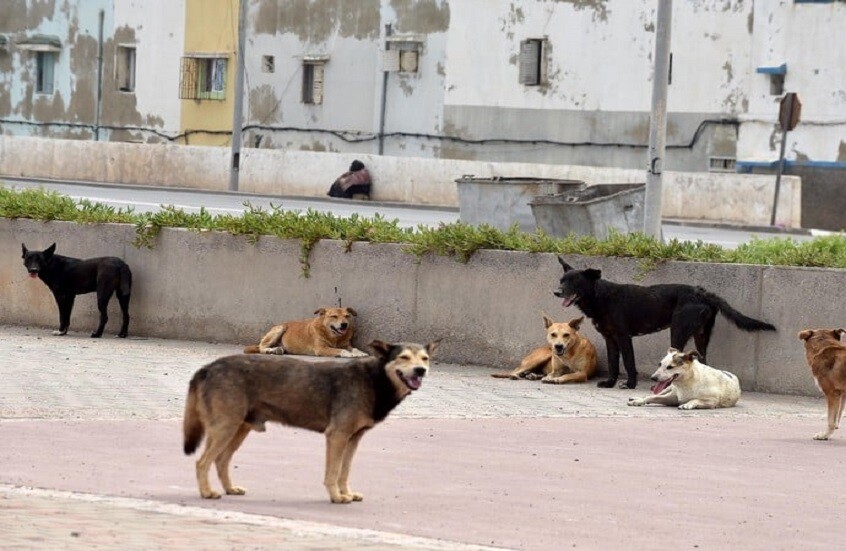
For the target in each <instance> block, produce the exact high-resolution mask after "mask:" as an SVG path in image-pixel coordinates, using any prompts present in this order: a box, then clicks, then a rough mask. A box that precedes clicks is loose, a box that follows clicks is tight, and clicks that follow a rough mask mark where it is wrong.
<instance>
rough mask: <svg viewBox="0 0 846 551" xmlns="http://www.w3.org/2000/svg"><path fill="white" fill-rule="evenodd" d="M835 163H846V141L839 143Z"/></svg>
mask: <svg viewBox="0 0 846 551" xmlns="http://www.w3.org/2000/svg"><path fill="white" fill-rule="evenodd" d="M837 161H838V162H841V163H843V162H846V141H841V142H840V149H839V150H838V151H837Z"/></svg>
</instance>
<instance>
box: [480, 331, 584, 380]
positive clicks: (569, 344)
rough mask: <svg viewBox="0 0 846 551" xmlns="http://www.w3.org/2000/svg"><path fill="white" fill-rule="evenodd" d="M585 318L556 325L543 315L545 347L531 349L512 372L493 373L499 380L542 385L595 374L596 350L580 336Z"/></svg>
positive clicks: (580, 378) (579, 378)
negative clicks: (525, 380) (537, 382)
mask: <svg viewBox="0 0 846 551" xmlns="http://www.w3.org/2000/svg"><path fill="white" fill-rule="evenodd" d="M584 319H585V318H584V316H582V317H580V318H576V319H573V320H570V321H569V322H567V323H556V322H554V321H552V320H551V319H550V318H549V317H548V316H546V315H544V316H543V323H544V326H546V343H547V344H546V346H541V347H540V348H536V349H534V350H532V351H531V352H530V353H529V355H528V356H526V357H525V358H523V361H522V362H520V366H519V367H517V368H516V369H515V370H514V371H512V372H511V373H492V374H491V376H492V377H498V378H500V379H520V378H525V379H531V380H535V379H540V380H541V382H543V383H553V384H562V383H583V382H585V381H587V380H588V379H590V378H591V377H593V375H594V374H595V373H596V348H594V346H593V343H591V342H590V341H589V340H588V339H587V338H585V337H583V336H582V335H580V334H579V326H580V325H581V324H582V322H583V321H584Z"/></svg>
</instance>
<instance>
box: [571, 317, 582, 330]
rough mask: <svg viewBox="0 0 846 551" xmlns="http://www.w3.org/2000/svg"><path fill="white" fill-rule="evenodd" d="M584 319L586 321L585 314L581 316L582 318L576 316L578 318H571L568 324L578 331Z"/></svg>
mask: <svg viewBox="0 0 846 551" xmlns="http://www.w3.org/2000/svg"><path fill="white" fill-rule="evenodd" d="M583 321H585V317H584V316H582V317H580V318H576V319H571V320H570V321H569V322H568V324H567V325H569V326H570V327H572V328H573V330H574V331H578V330H579V326H580V325H581V324H582V322H583Z"/></svg>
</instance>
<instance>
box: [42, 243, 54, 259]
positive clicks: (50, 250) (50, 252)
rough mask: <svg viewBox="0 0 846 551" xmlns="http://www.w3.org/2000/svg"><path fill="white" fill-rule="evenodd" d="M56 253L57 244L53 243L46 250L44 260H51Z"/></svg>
mask: <svg viewBox="0 0 846 551" xmlns="http://www.w3.org/2000/svg"><path fill="white" fill-rule="evenodd" d="M54 252H56V244H55V243H53V244H52V245H50V246H49V247H47V248H46V249H44V258H50V257H52V256H53V253H54Z"/></svg>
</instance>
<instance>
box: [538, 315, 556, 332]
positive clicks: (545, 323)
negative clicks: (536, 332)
mask: <svg viewBox="0 0 846 551" xmlns="http://www.w3.org/2000/svg"><path fill="white" fill-rule="evenodd" d="M541 317H542V318H543V328H544V329H549V326H550V325H552V324H553V323H555V322H554V321H552V318H550V317H549V316H547V315H546V314H545V313H543V312H541Z"/></svg>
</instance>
